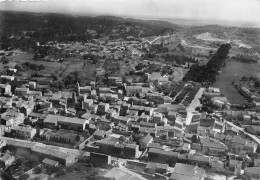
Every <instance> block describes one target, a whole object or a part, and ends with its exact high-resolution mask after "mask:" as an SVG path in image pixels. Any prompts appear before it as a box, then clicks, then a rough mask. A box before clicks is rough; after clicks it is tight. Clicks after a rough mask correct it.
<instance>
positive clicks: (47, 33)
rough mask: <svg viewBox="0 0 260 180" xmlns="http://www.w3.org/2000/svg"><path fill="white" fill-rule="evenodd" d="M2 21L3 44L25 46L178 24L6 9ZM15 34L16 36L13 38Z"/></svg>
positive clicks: (150, 33) (134, 33) (152, 32)
mask: <svg viewBox="0 0 260 180" xmlns="http://www.w3.org/2000/svg"><path fill="white" fill-rule="evenodd" d="M1 22H3V24H4V26H3V28H2V29H1V32H0V34H1V35H2V37H0V39H1V40H2V45H3V46H2V47H3V48H7V47H14V48H19V49H22V50H29V49H30V48H32V47H33V46H34V45H35V42H41V43H46V42H48V41H58V42H71V41H84V42H86V41H88V40H91V39H93V38H100V37H101V34H102V35H104V36H110V35H111V34H113V35H114V36H115V37H116V38H120V37H126V36H134V37H139V36H140V37H147V36H154V35H158V34H159V33H160V31H161V30H162V29H164V28H166V27H173V26H175V25H173V24H171V23H168V22H164V21H145V20H133V19H121V18H117V17H111V16H109V17H106V16H102V17H74V16H64V15H59V14H42V15H41V16H38V15H34V14H32V13H24V12H19V13H17V12H2V13H1ZM122 25H124V26H128V27H131V29H130V31H129V32H126V31H125V30H121V29H120V28H119V27H120V26H122ZM87 29H90V30H95V31H96V32H97V35H92V34H90V33H87V32H86V30H87ZM114 29H116V30H117V33H112V32H113V30H114ZM140 32H142V33H140ZM11 36H15V37H16V38H10V37H11Z"/></svg>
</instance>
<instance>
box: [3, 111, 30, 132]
mask: <svg viewBox="0 0 260 180" xmlns="http://www.w3.org/2000/svg"><path fill="white" fill-rule="evenodd" d="M24 119H25V117H24V114H23V113H19V111H18V112H17V111H8V112H5V113H4V114H2V115H1V125H3V126H4V127H5V129H6V130H7V129H10V128H11V127H13V126H18V125H19V124H22V123H23V122H24Z"/></svg>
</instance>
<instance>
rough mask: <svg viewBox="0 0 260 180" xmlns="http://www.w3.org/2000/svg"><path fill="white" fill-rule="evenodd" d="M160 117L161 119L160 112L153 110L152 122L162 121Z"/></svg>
mask: <svg viewBox="0 0 260 180" xmlns="http://www.w3.org/2000/svg"><path fill="white" fill-rule="evenodd" d="M162 119H163V115H162V114H161V113H158V112H155V113H154V114H153V118H152V120H153V122H154V123H156V124H159V123H161V122H162Z"/></svg>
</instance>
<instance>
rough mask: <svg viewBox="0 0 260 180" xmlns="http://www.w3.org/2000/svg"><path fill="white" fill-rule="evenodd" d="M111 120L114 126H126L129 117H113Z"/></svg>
mask: <svg viewBox="0 0 260 180" xmlns="http://www.w3.org/2000/svg"><path fill="white" fill-rule="evenodd" d="M113 119H114V123H115V124H119V123H122V124H127V123H129V122H130V120H131V118H130V117H124V116H115V117H114V118H113Z"/></svg>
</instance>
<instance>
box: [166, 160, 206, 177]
mask: <svg viewBox="0 0 260 180" xmlns="http://www.w3.org/2000/svg"><path fill="white" fill-rule="evenodd" d="M205 176H206V171H205V170H204V169H202V168H199V167H198V166H193V165H188V164H182V163H176V164H175V167H174V170H173V173H172V174H171V176H170V180H186V179H192V180H203V179H204V177H205Z"/></svg>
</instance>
